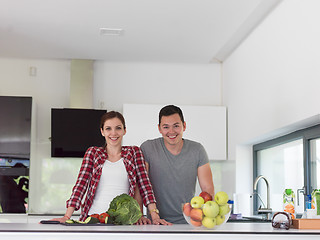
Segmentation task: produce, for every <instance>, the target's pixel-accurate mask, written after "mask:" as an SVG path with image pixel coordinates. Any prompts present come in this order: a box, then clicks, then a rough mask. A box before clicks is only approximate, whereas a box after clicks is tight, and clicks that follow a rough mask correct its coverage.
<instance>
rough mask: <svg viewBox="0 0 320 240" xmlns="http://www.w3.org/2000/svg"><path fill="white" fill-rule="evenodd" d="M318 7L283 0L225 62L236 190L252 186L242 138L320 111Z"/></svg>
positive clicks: (311, 0)
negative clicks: (244, 179) (246, 178)
mask: <svg viewBox="0 0 320 240" xmlns="http://www.w3.org/2000/svg"><path fill="white" fill-rule="evenodd" d="M319 9H320V1H318V0H305V1H302V0H285V1H283V2H282V3H281V4H280V5H279V6H278V7H277V8H276V9H275V10H274V12H273V13H272V14H271V15H269V17H268V18H267V19H266V20H265V21H264V22H263V23H262V24H261V25H260V26H259V27H258V28H257V29H256V30H255V31H254V32H253V33H252V34H251V36H250V37H248V38H247V39H246V41H244V42H243V43H242V45H241V46H240V47H239V48H238V49H237V50H236V51H235V52H234V53H233V54H232V55H231V56H230V57H229V58H228V59H227V60H226V61H225V62H224V64H223V73H224V80H223V82H224V86H223V89H224V93H223V94H224V102H223V104H224V105H226V106H228V114H229V115H228V116H229V158H230V159H236V165H237V166H236V173H237V178H236V183H237V185H236V191H237V192H246V191H248V192H250V191H252V163H251V162H252V159H251V158H250V153H248V152H247V153H244V149H246V151H251V148H250V145H246V143H248V142H250V141H252V139H254V138H256V137H258V136H261V135H263V134H265V133H268V132H270V131H273V130H275V129H278V128H281V127H283V126H286V125H290V124H292V123H294V122H297V121H300V120H302V119H305V118H309V117H310V116H313V115H316V114H319V110H320V105H319V104H318V103H319V100H320V95H319V89H320V81H319V79H320V70H319V69H320V68H319V59H320V47H319V42H320V28H319V22H320V15H319V11H318V10H319ZM238 152H239V153H240V154H239V156H238V155H237V153H238ZM243 156H247V158H245V157H243ZM248 168H251V171H249V172H248ZM247 174H251V176H248V175H247ZM243 175H246V177H249V179H251V181H250V182H246V181H245V182H243V181H242V179H243Z"/></svg>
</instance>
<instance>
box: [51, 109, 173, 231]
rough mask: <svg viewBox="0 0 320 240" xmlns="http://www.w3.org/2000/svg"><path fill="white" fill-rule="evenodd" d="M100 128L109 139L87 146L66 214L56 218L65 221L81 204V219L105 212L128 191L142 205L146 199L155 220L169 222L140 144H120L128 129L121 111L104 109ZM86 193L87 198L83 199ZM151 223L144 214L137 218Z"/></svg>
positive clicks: (142, 221)
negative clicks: (163, 216) (161, 211)
mask: <svg viewBox="0 0 320 240" xmlns="http://www.w3.org/2000/svg"><path fill="white" fill-rule="evenodd" d="M100 130H101V134H102V135H103V136H104V137H105V140H106V145H105V147H104V148H102V147H90V148H88V150H87V151H86V153H85V155H84V158H83V161H82V165H81V168H80V172H79V175H78V179H77V181H76V184H75V186H74V187H73V189H72V194H71V197H70V199H69V200H68V201H67V211H66V214H65V215H64V217H62V218H57V219H53V220H58V221H60V222H65V221H66V220H68V219H69V218H70V217H71V216H72V214H73V212H74V211H77V210H78V209H80V208H81V215H80V221H83V220H85V218H86V217H87V216H88V215H90V214H94V213H98V214H99V213H103V212H106V211H107V210H108V208H109V203H110V202H111V201H112V199H113V198H114V197H115V196H117V195H119V194H122V193H127V194H128V195H130V196H132V197H134V198H135V199H136V200H137V201H138V202H139V203H140V204H141V205H142V203H141V202H143V204H144V205H145V206H147V208H148V210H149V212H150V216H151V219H152V223H153V224H164V225H170V224H171V223H168V222H166V221H165V220H164V219H160V217H159V214H158V213H159V211H158V210H157V207H156V200H155V197H154V194H153V190H152V186H151V183H150V180H149V177H148V174H147V170H146V165H145V161H144V158H143V155H142V152H141V150H140V148H139V147H136V146H122V145H121V142H122V138H123V136H124V135H125V133H126V126H125V120H124V118H123V116H122V114H121V113H119V112H115V111H111V112H108V113H105V114H104V115H103V116H102V118H101V124H100ZM84 195H86V197H85V200H84V202H83V203H81V202H82V199H83V197H84ZM150 223H151V221H150V220H149V219H147V218H145V217H142V218H141V219H140V220H139V221H138V222H137V224H150Z"/></svg>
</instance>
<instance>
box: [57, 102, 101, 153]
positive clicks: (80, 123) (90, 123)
mask: <svg viewBox="0 0 320 240" xmlns="http://www.w3.org/2000/svg"><path fill="white" fill-rule="evenodd" d="M106 112H107V111H106V110H96V109H75V108H62V109H61V108H52V109H51V157H81V158H82V157H83V156H84V154H85V152H86V150H87V148H88V147H91V146H103V145H104V142H105V140H104V137H103V136H102V135H101V132H100V119H101V116H102V115H103V114H104V113H106Z"/></svg>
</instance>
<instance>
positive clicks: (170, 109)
mask: <svg viewBox="0 0 320 240" xmlns="http://www.w3.org/2000/svg"><path fill="white" fill-rule="evenodd" d="M176 113H178V114H179V116H180V119H181V121H182V122H183V123H184V117H183V113H182V111H181V109H180V108H179V107H177V106H174V105H167V106H165V107H163V108H162V109H161V110H160V112H159V125H160V123H161V118H162V117H163V116H171V115H173V114H176Z"/></svg>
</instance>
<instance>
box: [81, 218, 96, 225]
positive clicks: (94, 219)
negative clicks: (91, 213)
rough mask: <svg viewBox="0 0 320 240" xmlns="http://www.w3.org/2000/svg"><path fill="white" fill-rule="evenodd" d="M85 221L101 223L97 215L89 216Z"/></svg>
mask: <svg viewBox="0 0 320 240" xmlns="http://www.w3.org/2000/svg"><path fill="white" fill-rule="evenodd" d="M84 222H85V223H87V224H95V223H99V219H98V218H95V217H87V218H86V220H85V221H84Z"/></svg>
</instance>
